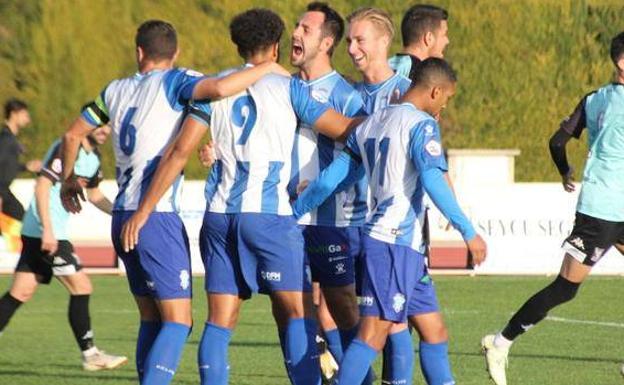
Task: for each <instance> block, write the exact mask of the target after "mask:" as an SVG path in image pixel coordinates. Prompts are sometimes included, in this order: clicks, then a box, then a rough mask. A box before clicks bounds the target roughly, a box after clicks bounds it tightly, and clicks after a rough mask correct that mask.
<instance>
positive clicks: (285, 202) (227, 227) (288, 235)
mask: <svg viewBox="0 0 624 385" xmlns="http://www.w3.org/2000/svg"><path fill="white" fill-rule="evenodd" d="M283 27H284V26H283V23H282V22H281V19H280V17H279V16H278V15H277V14H275V13H274V12H272V11H270V10H268V9H252V10H249V11H246V12H243V13H242V14H239V15H237V16H236V17H235V18H234V19H233V20H232V26H231V28H230V30H231V31H264V32H263V33H262V34H260V35H259V36H262V39H259V38H258V37H257V36H252V35H250V34H241V33H238V32H235V33H232V35H231V38H232V41H233V42H234V43H235V44H237V45H239V44H240V45H241V46H243V47H244V49H240V52H244V53H246V54H247V56H244V57H243V59H244V60H245V62H246V64H245V66H244V67H242V68H246V67H256V66H259V65H263V63H268V62H275V61H276V60H277V59H278V53H279V39H280V36H281V35H280V33H279V32H280V31H283ZM254 44H255V46H254ZM241 70H242V69H241V68H237V69H232V70H228V71H225V72H224V73H223V74H225V73H240V72H241ZM223 74H221V75H220V76H222V75H223ZM218 77H219V76H218ZM313 96H314V94H313V93H311V92H310V89H309V87H308V85H307V84H306V83H304V82H302V81H301V80H300V79H296V78H289V77H285V76H278V75H267V76H265V77H263V78H262V79H261V80H259V81H258V82H256V83H255V84H253V85H251V86H249V87H248V88H247V89H246V90H245V91H242V92H239V93H238V94H235V95H233V96H231V97H228V98H225V99H223V100H220V101H215V102H211V101H209V100H202V101H201V102H200V101H197V102H195V103H193V104H192V105H191V106H190V111H189V117H188V118H186V119H185V120H184V124H183V126H182V128H181V130H180V133H179V135H178V137H177V138H176V139H175V141H174V142H173V143H172V144H171V145H170V146H169V147H168V148H167V149H166V151H165V154H164V158H163V161H162V162H161V164H160V165H159V167H158V168H157V170H156V172H155V176H154V178H153V180H152V181H151V183H150V185H149V188H148V190H147V191H146V194H145V196H144V199H143V200H142V202H141V204H140V206H139V207H138V209H137V211H136V212H135V213H134V215H133V216H132V217H131V218H130V219H129V220H128V221H127V222H126V224H125V225H124V229H123V231H122V235H123V244H124V247H125V248H126V249H128V248H132V247H134V245H135V244H136V242H137V240H139V245H140V239H143V238H144V237H145V236H146V232H145V231H144V230H141V229H142V228H143V225H144V224H145V223H146V218H147V217H148V216H149V215H150V214H149V213H150V212H151V211H152V210H153V209H154V207H155V206H156V204H157V202H158V201H159V199H160V197H162V195H163V194H164V193H165V192H166V190H167V188H168V186H170V185H171V184H172V183H174V181H175V177H176V175H179V173H180V172H181V171H182V169H183V168H184V165H185V164H186V162H187V160H188V156H189V155H190V154H191V152H192V151H193V149H194V148H195V147H196V146H197V144H198V143H199V141H200V140H201V137H202V136H203V135H204V134H205V132H206V131H207V129H208V128H210V131H211V134H212V135H211V136H212V138H213V139H214V141H215V143H216V145H217V146H216V152H217V162H216V163H215V165H214V166H213V168H212V170H211V172H210V175H209V176H208V179H207V181H206V189H205V192H206V194H205V195H206V204H207V205H206V213H205V216H204V223H203V226H202V229H201V232H200V250H201V253H202V258H203V261H204V264H205V267H206V282H205V289H206V294H207V298H208V309H209V311H208V319H207V322H206V325H205V328H204V332H203V334H202V339H201V342H200V347H199V354H198V364H199V369H200V376H201V381H202V384H203V385H208V384H210V385H224V384H227V382H228V363H227V351H228V347H229V341H230V337H231V333H232V330H233V328H234V327H235V326H236V324H237V321H238V313H239V310H240V307H241V305H242V301H243V300H245V299H248V298H249V297H250V296H251V295H252V293H255V292H261V293H264V294H268V295H270V297H271V302H272V305H273V315H274V318H275V321H276V323H277V325H278V329H279V333H280V341H281V343H282V347H283V353H284V358H285V362H286V365H287V369H288V374H289V377H290V379H291V381H292V383H293V384H295V385H300V384H301V385H317V384H319V383H320V373H319V370H318V365H319V363H318V354H317V353H316V344H315V341H314V337H315V334H316V322H315V320H314V318H313V316H312V314H311V312H310V311H311V309H310V308H309V306H307V305H310V304H309V302H310V301H309V299H310V298H309V290H310V282H309V277H308V274H306V271H305V264H304V254H303V247H304V245H303V238H302V235H301V230H300V229H299V228H298V226H297V224H296V222H295V219H294V218H293V217H292V209H291V206H290V200H289V196H288V192H287V188H286V187H287V184H288V182H289V176H290V169H291V164H292V163H291V156H292V149H293V144H294V137H295V130H296V126H297V120H298V119H299V120H301V121H303V122H305V123H307V124H309V125H314V126H315V127H317V129H318V130H319V132H322V133H324V134H325V135H327V136H329V137H331V138H333V139H336V138H339V137H343V136H345V135H346V131H347V130H348V129H349V128H350V127H351V124H352V123H353V122H352V120H351V119H349V118H346V117H344V116H342V115H340V114H338V113H337V112H336V111H334V110H331V109H330V108H329V106H327V105H325V104H321V103H320V102H318V101H317V100H315V99H314V97H313ZM139 231H141V235H140V238H139ZM276 234H279V237H277V238H276Z"/></svg>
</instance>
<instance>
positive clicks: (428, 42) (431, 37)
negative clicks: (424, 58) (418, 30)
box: [423, 31, 435, 47]
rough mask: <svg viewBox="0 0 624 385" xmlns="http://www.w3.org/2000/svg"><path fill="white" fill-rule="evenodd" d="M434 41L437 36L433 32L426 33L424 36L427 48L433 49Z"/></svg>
mask: <svg viewBox="0 0 624 385" xmlns="http://www.w3.org/2000/svg"><path fill="white" fill-rule="evenodd" d="M434 41H435V35H434V34H433V32H432V31H427V32H425V36H423V42H424V43H425V46H426V47H431V46H432V45H433V42H434Z"/></svg>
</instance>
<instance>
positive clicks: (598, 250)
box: [591, 247, 605, 262]
mask: <svg viewBox="0 0 624 385" xmlns="http://www.w3.org/2000/svg"><path fill="white" fill-rule="evenodd" d="M604 252H605V249H603V248H602V247H596V248H595V249H594V255H592V257H591V260H592V262H598V261H599V260H600V258H602V256H603V254H604Z"/></svg>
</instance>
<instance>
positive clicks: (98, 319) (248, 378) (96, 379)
mask: <svg viewBox="0 0 624 385" xmlns="http://www.w3.org/2000/svg"><path fill="white" fill-rule="evenodd" d="M550 280H551V278H546V277H477V278H474V277H436V284H437V289H438V295H439V297H440V301H441V306H442V309H443V312H444V315H445V319H446V322H447V324H448V327H449V330H450V333H451V342H450V357H451V361H452V365H453V371H454V374H455V376H456V379H457V383H458V384H461V385H484V384H489V380H488V378H487V374H486V372H485V369H484V361H483V358H482V356H481V354H480V352H479V347H478V345H479V340H480V338H481V336H483V335H484V334H486V333H488V332H492V331H495V330H497V329H498V328H500V327H501V326H503V324H504V322H505V321H506V320H507V319H508V318H509V316H510V315H511V313H512V312H513V311H515V310H516V309H517V308H518V307H519V306H520V305H521V304H522V303H523V302H524V301H525V300H526V299H527V298H528V296H529V295H531V294H533V293H534V292H535V291H536V290H538V289H540V288H541V287H543V286H544V285H545V284H546V283H547V282H549V281H550ZM93 281H94V286H95V294H94V296H93V298H92V302H91V309H92V322H93V326H94V331H95V336H96V343H97V345H98V346H99V347H100V348H103V349H104V350H108V351H110V352H111V353H115V354H125V355H127V356H129V357H133V355H134V341H135V335H136V329H137V324H138V322H137V319H138V317H137V313H136V311H135V308H134V303H133V301H132V299H131V297H130V295H129V293H128V290H127V286H126V281H125V279H124V278H121V277H94V278H93ZM202 281H203V280H202V278H200V277H196V278H195V286H194V288H195V299H194V319H195V325H196V326H195V329H194V331H193V333H192V335H191V336H190V339H189V343H188V345H187V347H186V350H185V352H184V356H183V358H182V363H181V365H180V368H179V370H178V372H177V374H176V376H175V379H174V382H173V383H174V384H198V383H199V379H198V375H197V372H196V363H195V362H196V361H195V357H196V353H197V345H198V341H199V337H200V335H201V330H202V327H203V326H202V325H203V322H204V319H205V312H206V305H205V298H204V294H203V290H202ZM9 283H10V278H9V277H7V276H3V277H0V290H1V291H4V290H6V288H7V287H8V285H9ZM622 283H623V282H622V279H621V278H618V277H605V278H591V279H590V280H588V282H586V283H585V284H584V286H583V287H582V288H581V290H580V293H579V295H578V296H577V298H576V299H575V300H574V301H573V302H572V303H569V304H567V305H564V306H562V307H561V308H559V309H556V310H555V311H554V312H552V314H551V316H553V317H558V319H559V321H557V320H547V321H544V322H542V323H541V324H540V325H539V326H538V327H536V328H534V329H533V330H531V331H530V332H529V333H527V334H526V335H525V336H523V337H522V338H521V339H519V341H518V343H516V345H515V346H514V348H513V350H512V353H511V356H510V364H509V370H508V379H509V383H510V384H512V385H521V384H527V385H528V384H531V385H544V384H548V385H558V384H561V385H575V384H576V385H613V384H624V378H622V377H621V376H620V374H619V370H620V364H621V363H622V362H624V345H623V343H624V324H623V323H624V311H623V307H622V299H623V298H624V285H622ZM66 306H67V294H66V293H65V291H64V289H63V288H62V287H61V286H60V284H58V283H57V282H54V283H53V284H52V285H51V287H45V286H44V287H41V288H40V290H39V292H38V293H37V294H36V295H35V298H34V299H33V300H32V301H31V302H30V303H28V304H26V305H24V306H23V307H22V308H21V309H20V310H19V311H18V313H17V314H16V315H15V317H14V318H13V320H12V321H11V323H10V324H9V326H8V327H7V329H6V330H5V333H4V334H3V335H2V336H1V337H0V384H2V385H31V384H46V385H47V384H53V385H54V384H66V385H73V384H76V385H77V384H89V385H105V384H107V385H108V384H111V385H112V384H119V385H124V384H135V383H136V379H135V371H134V362H133V359H132V358H131V361H130V363H129V364H128V365H126V366H125V367H123V368H121V369H119V370H116V371H107V372H97V373H87V372H84V371H82V368H81V366H80V356H79V353H78V350H77V348H76V346H75V342H74V340H73V337H72V335H71V330H70V328H69V325H68V324H67V320H66V319H67V315H66ZM562 319H563V321H562ZM575 321H589V322H584V323H583V322H581V323H579V322H575ZM415 346H417V344H415ZM230 364H231V375H230V384H236V385H286V384H288V381H287V379H286V377H285V375H284V368H283V364H282V360H281V357H280V348H279V345H278V343H277V333H276V331H275V327H274V326H273V322H272V319H271V316H270V311H269V302H268V300H267V298H266V297H264V296H257V297H254V299H253V300H251V301H249V302H248V303H246V304H245V305H244V308H243V311H242V318H241V320H240V324H239V326H238V329H237V330H236V332H235V334H234V337H233V340H232V345H231V349H230ZM376 367H377V369H379V360H377V362H376ZM415 371H416V372H415V376H414V378H415V384H424V381H423V380H422V376H421V375H420V368H419V367H418V363H416V367H415Z"/></svg>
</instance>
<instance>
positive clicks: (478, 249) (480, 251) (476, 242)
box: [466, 234, 487, 266]
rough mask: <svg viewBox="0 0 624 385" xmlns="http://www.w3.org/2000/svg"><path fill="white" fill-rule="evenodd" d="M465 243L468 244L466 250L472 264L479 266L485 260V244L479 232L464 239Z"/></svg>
mask: <svg viewBox="0 0 624 385" xmlns="http://www.w3.org/2000/svg"><path fill="white" fill-rule="evenodd" d="M466 245H467V246H468V251H469V252H470V254H471V255H472V264H473V265H474V266H479V265H480V264H481V263H483V261H485V258H486V257H487V244H486V243H485V241H484V240H483V238H481V236H480V235H479V234H477V235H476V236H475V237H474V238H472V239H470V240H468V241H466Z"/></svg>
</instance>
